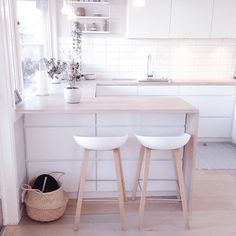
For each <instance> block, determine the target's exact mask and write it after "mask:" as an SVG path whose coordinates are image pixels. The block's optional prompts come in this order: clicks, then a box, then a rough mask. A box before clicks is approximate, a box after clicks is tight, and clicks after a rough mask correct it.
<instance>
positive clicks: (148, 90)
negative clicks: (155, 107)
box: [138, 85, 178, 96]
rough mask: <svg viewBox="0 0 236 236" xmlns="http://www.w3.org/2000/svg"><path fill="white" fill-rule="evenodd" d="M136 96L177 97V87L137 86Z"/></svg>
mask: <svg viewBox="0 0 236 236" xmlns="http://www.w3.org/2000/svg"><path fill="white" fill-rule="evenodd" d="M138 95H143V96H177V95H178V87H177V86H172V85H170V86H168V85H167V86H164V85H163V86H153V85H143V86H142V85H140V86H138Z"/></svg>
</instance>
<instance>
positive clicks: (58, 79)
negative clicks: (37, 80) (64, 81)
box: [51, 74, 61, 84]
mask: <svg viewBox="0 0 236 236" xmlns="http://www.w3.org/2000/svg"><path fill="white" fill-rule="evenodd" d="M51 82H52V84H60V83H61V74H54V75H53V78H52V80H51Z"/></svg>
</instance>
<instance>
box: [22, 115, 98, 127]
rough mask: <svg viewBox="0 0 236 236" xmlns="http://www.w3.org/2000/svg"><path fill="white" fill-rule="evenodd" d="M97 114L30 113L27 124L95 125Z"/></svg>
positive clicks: (26, 116)
mask: <svg viewBox="0 0 236 236" xmlns="http://www.w3.org/2000/svg"><path fill="white" fill-rule="evenodd" d="M94 125H95V114H30V115H25V126H94Z"/></svg>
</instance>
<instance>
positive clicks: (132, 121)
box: [97, 112, 139, 126]
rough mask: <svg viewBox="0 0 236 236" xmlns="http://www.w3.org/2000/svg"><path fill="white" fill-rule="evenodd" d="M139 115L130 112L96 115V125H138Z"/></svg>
mask: <svg viewBox="0 0 236 236" xmlns="http://www.w3.org/2000/svg"><path fill="white" fill-rule="evenodd" d="M138 118H139V113H130V112H112V113H111V112H109V113H107V112H106V113H101V112H99V113H98V114H97V125H98V126H111V125H123V126H130V125H138V124H139V119H138Z"/></svg>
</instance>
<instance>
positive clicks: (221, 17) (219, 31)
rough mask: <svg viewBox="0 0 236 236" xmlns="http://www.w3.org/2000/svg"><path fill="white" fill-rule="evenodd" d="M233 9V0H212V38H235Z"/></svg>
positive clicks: (234, 6) (234, 5)
mask: <svg viewBox="0 0 236 236" xmlns="http://www.w3.org/2000/svg"><path fill="white" fill-rule="evenodd" d="M235 9H236V1H235V0H214V10H213V18H212V32H211V37H212V38H236V28H235V25H236V14H235Z"/></svg>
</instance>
